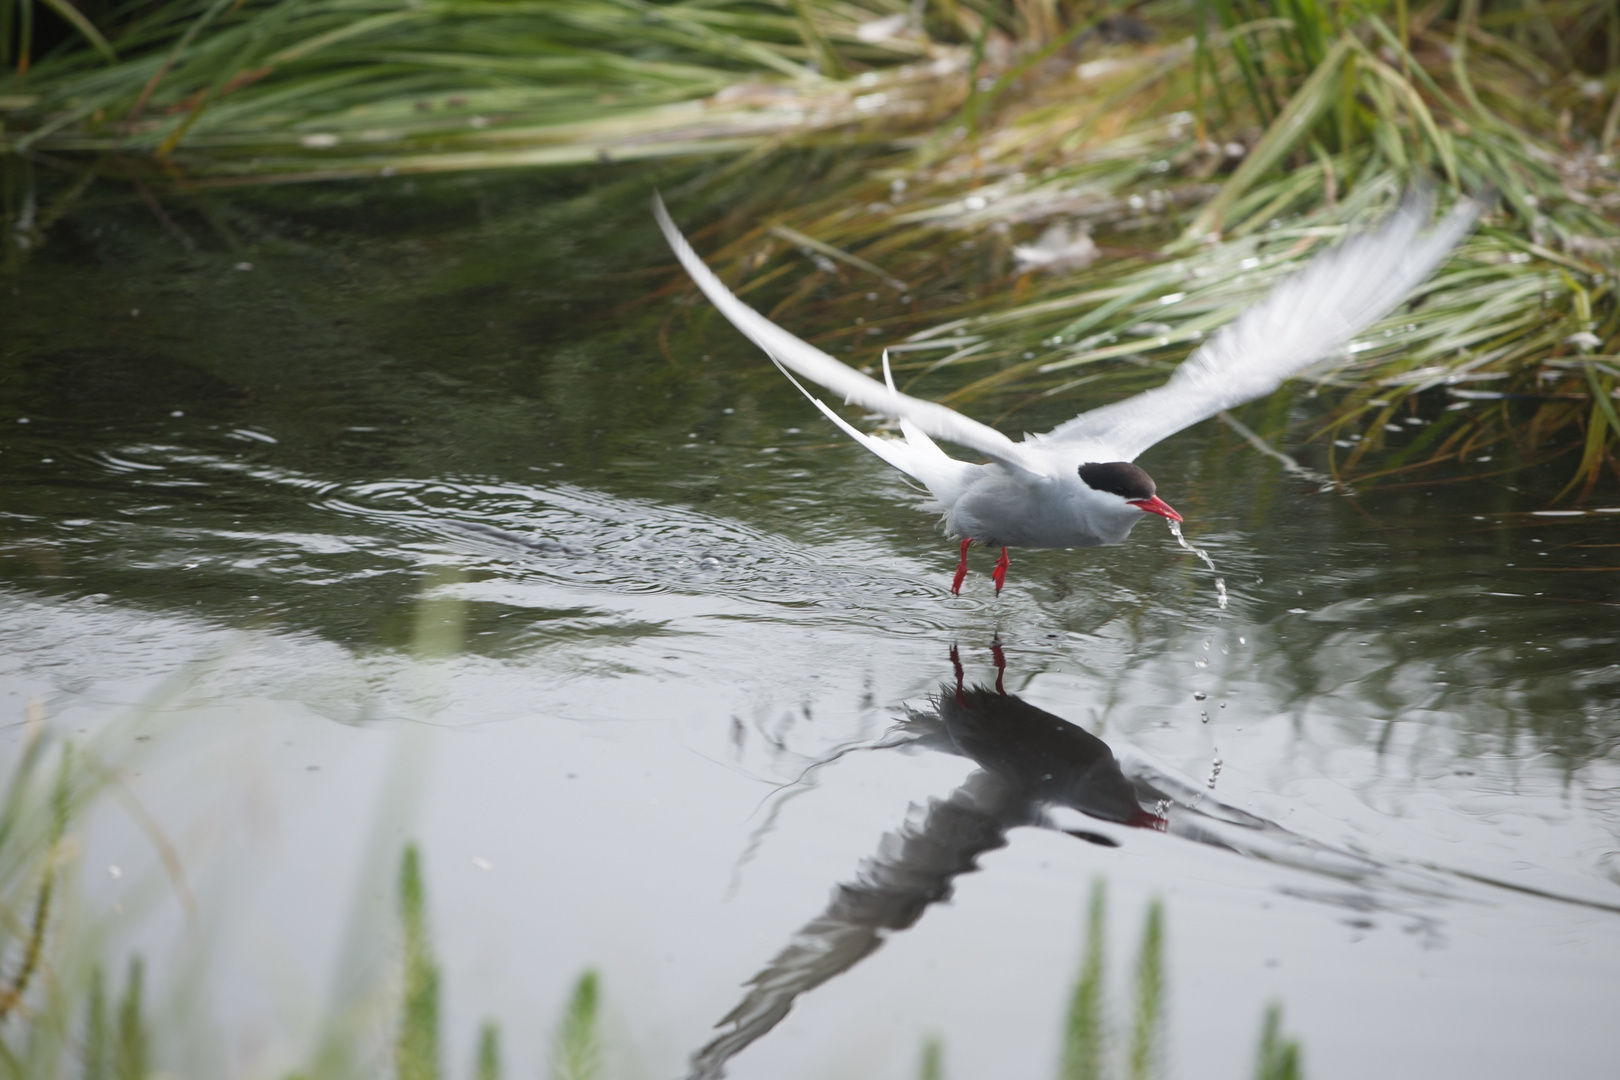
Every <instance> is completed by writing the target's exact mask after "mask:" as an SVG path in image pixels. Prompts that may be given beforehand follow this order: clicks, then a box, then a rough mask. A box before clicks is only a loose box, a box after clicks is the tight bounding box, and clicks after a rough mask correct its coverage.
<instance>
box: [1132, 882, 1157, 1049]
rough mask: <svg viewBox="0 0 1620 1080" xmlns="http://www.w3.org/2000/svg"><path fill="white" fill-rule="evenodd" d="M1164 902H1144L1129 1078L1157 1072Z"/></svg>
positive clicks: (1137, 965) (1137, 964)
mask: <svg viewBox="0 0 1620 1080" xmlns="http://www.w3.org/2000/svg"><path fill="white" fill-rule="evenodd" d="M1164 997H1165V985H1164V902H1163V901H1161V900H1157V899H1155V900H1153V901H1152V902H1151V903H1149V904H1148V910H1147V918H1146V920H1145V921H1144V922H1143V925H1142V949H1141V952H1140V953H1139V954H1138V955H1137V960H1136V1021H1135V1024H1134V1026H1133V1027H1132V1030H1131V1060H1130V1077H1131V1080H1152V1078H1154V1077H1157V1076H1158V1075H1160V1073H1161V1071H1162V1070H1161V1068H1160V1062H1161V1056H1162V1053H1163V1045H1164V1020H1165V1003H1164Z"/></svg>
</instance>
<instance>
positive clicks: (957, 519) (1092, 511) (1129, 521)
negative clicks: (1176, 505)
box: [946, 469, 1142, 548]
mask: <svg viewBox="0 0 1620 1080" xmlns="http://www.w3.org/2000/svg"><path fill="white" fill-rule="evenodd" d="M1089 494H1091V493H1090V489H1086V488H1083V485H1081V484H1080V483H1079V481H1078V480H1076V481H1075V482H1074V483H1073V484H1066V483H1063V482H1062V481H1060V480H1051V481H1047V482H1044V483H1037V484H1031V483H1026V482H1023V481H1021V480H1019V479H1017V478H1015V477H1013V476H1011V475H1009V474H1007V473H1006V472H1005V471H1002V470H996V471H995V472H992V471H990V470H989V469H986V471H985V473H984V474H983V475H982V476H981V477H979V478H978V481H977V482H976V483H974V484H972V485H970V486H969V487H968V489H967V490H966V491H964V492H963V493H962V496H961V497H960V498H959V499H957V501H956V503H955V504H954V505H952V506H951V508H950V510H949V512H948V513H947V514H946V525H947V527H948V528H949V530H950V531H951V533H952V534H954V535H956V536H969V537H972V538H973V539H975V540H979V541H982V542H984V543H987V544H995V545H1001V546H1006V547H1026V548H1070V547H1098V546H1101V545H1103V544H1117V543H1120V542H1121V541H1123V540H1124V539H1125V537H1126V536H1128V535H1129V534H1130V531H1131V526H1133V525H1135V524H1136V522H1137V521H1138V520H1139V519H1140V518H1141V517H1142V513H1141V511H1139V510H1136V509H1134V508H1127V512H1126V513H1125V514H1120V513H1118V512H1117V510H1115V508H1113V507H1110V506H1108V505H1106V504H1105V503H1102V502H1100V501H1098V500H1095V499H1093V498H1088V497H1087V496H1088V495H1089Z"/></svg>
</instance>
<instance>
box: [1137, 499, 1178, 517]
mask: <svg viewBox="0 0 1620 1080" xmlns="http://www.w3.org/2000/svg"><path fill="white" fill-rule="evenodd" d="M1131 505H1132V506H1134V507H1136V508H1137V509H1138V510H1141V511H1143V512H1144V513H1148V514H1158V515H1159V516H1160V517H1162V518H1169V519H1170V520H1171V521H1180V520H1181V515H1180V514H1178V513H1176V512H1175V511H1174V510H1172V509H1170V504H1169V503H1167V502H1165V501H1164V500H1163V499H1161V498H1159V497H1158V496H1157V495H1155V496H1153V497H1152V498H1151V499H1132V500H1131Z"/></svg>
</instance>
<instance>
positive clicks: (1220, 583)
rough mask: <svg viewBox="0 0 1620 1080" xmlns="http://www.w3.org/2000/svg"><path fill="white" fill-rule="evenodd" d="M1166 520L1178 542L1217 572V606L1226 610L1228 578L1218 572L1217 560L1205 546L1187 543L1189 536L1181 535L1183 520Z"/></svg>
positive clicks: (1212, 570)
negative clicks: (1216, 568) (1210, 555)
mask: <svg viewBox="0 0 1620 1080" xmlns="http://www.w3.org/2000/svg"><path fill="white" fill-rule="evenodd" d="M1164 520H1165V522H1166V523H1168V524H1169V526H1170V535H1171V536H1174V537H1175V538H1176V543H1178V544H1180V545H1181V546H1182V547H1183V548H1185V549H1186V550H1188V551H1190V552H1192V553H1193V554H1194V555H1196V556H1198V557H1199V558H1200V559H1202V560H1203V561H1204V565H1205V566H1207V567H1209V570H1210V573H1212V574H1215V603H1216V606H1218V607H1219V608H1220V609H1221V610H1222V611H1225V610H1226V579H1225V578H1223V577H1221V575H1220V574H1219V573H1216V571H1215V560H1214V559H1211V558H1210V557H1209V553H1208V552H1207V551H1205V550H1204V549H1203V548H1201V547H1194V546H1193V545H1191V544H1189V543H1187V538H1186V537H1185V536H1182V535H1181V522H1179V521H1171V520H1170V519H1169V518H1165V519H1164Z"/></svg>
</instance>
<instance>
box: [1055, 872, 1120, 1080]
mask: <svg viewBox="0 0 1620 1080" xmlns="http://www.w3.org/2000/svg"><path fill="white" fill-rule="evenodd" d="M1107 931H1108V887H1107V885H1106V884H1104V882H1103V880H1102V879H1101V878H1098V879H1097V880H1095V881H1093V882H1092V883H1091V898H1090V900H1089V901H1088V902H1087V904H1086V952H1085V958H1084V959H1083V960H1082V961H1081V962H1080V978H1079V980H1078V981H1077V982H1076V983H1075V987H1074V993H1073V994H1072V995H1071V996H1070V998H1069V1013H1068V1019H1067V1021H1066V1023H1065V1024H1064V1029H1063V1060H1062V1064H1061V1065H1060V1066H1059V1069H1058V1077H1059V1080H1102V1078H1103V1076H1104V1072H1103V1070H1104V1063H1105V1054H1106V1050H1107V1047H1106V1041H1107V1027H1108V1017H1107V1003H1106V1001H1105V1000H1104V996H1103V992H1104V986H1103V980H1104V978H1105V977H1106V975H1107V963H1106V956H1105V954H1104V949H1105V948H1106V945H1107Z"/></svg>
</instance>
